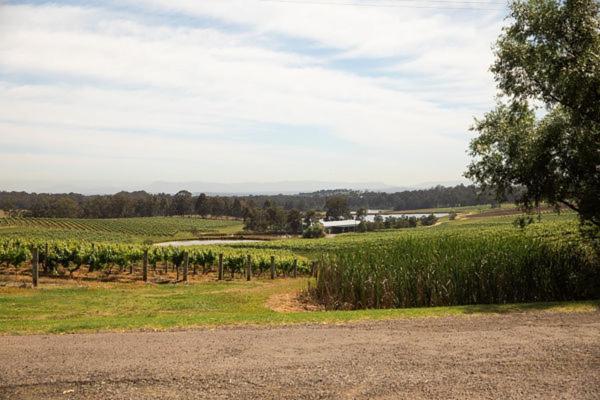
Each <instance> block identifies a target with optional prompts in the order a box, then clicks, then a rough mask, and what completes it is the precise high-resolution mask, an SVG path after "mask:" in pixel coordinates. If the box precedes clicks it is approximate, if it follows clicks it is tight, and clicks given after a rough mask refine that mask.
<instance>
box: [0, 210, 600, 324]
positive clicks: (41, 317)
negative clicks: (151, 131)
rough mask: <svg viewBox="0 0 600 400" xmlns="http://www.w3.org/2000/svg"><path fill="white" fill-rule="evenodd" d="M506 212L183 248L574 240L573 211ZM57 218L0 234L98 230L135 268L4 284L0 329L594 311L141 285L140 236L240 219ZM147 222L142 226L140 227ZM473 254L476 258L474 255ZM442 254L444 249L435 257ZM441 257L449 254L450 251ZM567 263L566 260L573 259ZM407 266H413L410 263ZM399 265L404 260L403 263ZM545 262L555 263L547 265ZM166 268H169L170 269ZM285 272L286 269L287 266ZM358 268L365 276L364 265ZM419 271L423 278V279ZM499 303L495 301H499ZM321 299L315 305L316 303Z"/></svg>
mask: <svg viewBox="0 0 600 400" xmlns="http://www.w3.org/2000/svg"><path fill="white" fill-rule="evenodd" d="M514 220H515V216H514V215H512V216H510V215H499V216H498V215H497V216H488V217H484V218H460V219H457V220H455V221H448V220H447V219H446V220H444V221H443V222H442V223H441V224H439V225H437V226H433V227H418V228H413V229H401V230H389V231H379V232H371V233H356V234H354V233H350V234H343V235H337V236H335V237H333V238H323V239H313V240H310V239H299V238H290V239H281V240H274V241H269V242H256V243H243V244H231V245H228V246H198V247H195V248H194V247H192V248H190V249H189V250H190V254H191V255H192V256H193V257H196V256H197V257H198V259H200V258H201V256H202V257H204V256H203V254H205V252H209V251H210V252H214V253H218V252H223V253H226V254H227V255H228V257H230V258H231V260H233V261H232V262H234V261H235V260H237V261H239V265H238V267H243V260H244V259H245V255H246V254H252V257H253V261H254V262H257V263H259V264H260V263H262V264H260V265H263V264H265V263H266V262H267V261H268V260H269V258H270V256H271V255H277V256H279V257H280V259H281V260H287V261H286V262H287V264H286V265H288V267H287V268H289V265H290V262H291V261H292V260H293V258H298V259H299V260H301V262H302V265H303V267H304V268H306V266H307V263H308V261H309V260H310V259H315V258H320V257H323V256H324V255H326V254H331V253H338V254H339V252H342V253H344V252H350V251H355V250H357V249H358V250H360V249H370V250H369V251H371V252H372V253H373V254H379V253H381V252H389V249H390V248H394V247H395V246H396V247H397V246H398V244H399V243H400V244H402V243H424V244H427V243H433V242H439V243H441V244H444V243H451V244H453V246H459V247H460V243H463V241H464V243H467V244H470V245H473V243H474V241H476V240H477V239H478V238H481V237H486V236H487V237H491V238H492V239H493V238H495V239H493V240H492V239H491V240H492V241H490V242H489V243H491V244H493V243H496V242H494V241H495V240H498V242H497V243H498V244H499V247H498V249H503V250H502V251H504V252H505V253H506V254H509V253H510V248H506V246H500V245H501V244H502V243H505V242H506V240H505V239H508V238H513V239H511V240H513V241H514V240H516V241H517V242H518V243H519V246H520V247H519V249H521V250H522V251H525V253H526V250H524V249H526V248H527V246H529V244H528V243H529V241H531V243H532V244H535V243H539V242H544V243H554V242H557V243H567V244H569V243H575V244H577V243H578V241H579V240H580V239H579V236H578V224H577V219H576V217H575V215H574V214H572V213H563V214H560V215H557V214H544V215H543V217H542V220H541V222H537V223H534V224H532V225H530V226H528V227H526V228H525V229H519V228H516V227H515V226H514V224H513V223H514ZM65 222H66V221H64V220H62V221H61V220H50V221H39V222H36V223H37V224H38V225H37V226H36V227H32V226H31V225H30V224H23V225H20V226H16V224H15V223H13V224H12V225H10V226H9V225H8V224H5V225H4V227H2V228H0V238H2V237H3V236H2V235H5V234H6V232H12V236H10V235H11V234H9V237H13V238H20V237H23V236H24V235H27V234H29V233H30V231H29V229H32V230H39V231H40V233H39V235H50V236H52V237H53V235H55V234H56V232H57V231H59V232H65V233H64V234H65V235H71V236H70V240H73V238H74V237H77V238H79V240H80V241H85V240H86V238H88V237H89V238H95V240H99V239H98V238H103V237H105V236H104V235H106V237H112V240H113V241H115V240H120V239H121V238H123V237H125V238H127V239H128V240H131V242H130V243H131V244H119V245H117V244H111V245H107V246H123V252H125V253H127V254H129V255H132V258H131V259H130V260H137V261H132V262H137V263H138V264H137V265H136V269H135V270H134V271H135V272H134V274H129V275H128V276H127V279H125V280H124V281H125V282H121V283H117V282H112V283H111V282H100V281H99V280H98V279H96V278H94V276H96V275H97V276H105V275H106V274H105V273H104V272H102V270H98V271H95V272H94V274H96V275H94V276H91V277H90V276H86V274H88V272H85V271H84V270H83V269H82V270H81V271H79V272H81V275H78V274H79V272H78V273H77V274H75V278H76V279H73V280H70V279H68V278H67V276H68V275H66V276H65V275H63V276H62V278H61V279H57V278H53V277H51V276H48V277H47V276H44V277H43V278H42V282H41V285H40V287H39V288H38V289H36V290H32V289H30V288H21V287H14V286H11V285H7V286H4V287H0V333H23V334H25V333H59V332H87V331H97V330H127V329H169V328H176V327H194V326H215V325H223V324H284V323H337V322H344V321H353V320H360V319H380V318H399V317H411V316H441V315H462V314H474V313H488V312H508V311H523V310H528V309H552V310H569V311H589V310H593V309H597V307H598V304H599V303H598V301H587V302H562V303H547V302H544V303H524V304H519V305H515V304H500V305H480V304H478V305H469V306H451V307H425V308H402V309H377V310H375V309H368V310H355V311H341V310H335V311H322V310H317V311H314V310H313V311H305V310H303V307H306V304H308V305H309V306H310V304H311V302H310V301H309V302H308V303H302V302H300V301H298V300H297V299H296V295H297V294H298V293H299V292H300V291H304V290H305V289H307V287H308V282H311V287H312V288H315V287H316V283H315V281H314V280H310V281H309V278H298V279H290V278H286V279H277V280H275V281H270V280H265V279H264V276H265V275H263V276H262V278H259V279H254V280H252V281H251V282H246V281H245V280H241V279H238V280H233V281H228V282H218V281H216V277H215V276H214V274H212V275H211V274H208V275H206V276H204V277H203V278H202V279H200V278H194V279H193V280H192V283H191V284H181V283H179V284H172V283H171V284H164V285H158V284H152V283H149V284H143V283H142V282H140V275H139V274H140V269H139V260H140V254H141V253H140V249H141V246H140V245H139V241H140V240H148V238H154V239H158V238H161V239H162V238H163V237H166V236H167V235H171V237H174V236H178V235H185V234H186V232H190V233H191V232H192V231H191V229H195V231H194V232H195V234H197V233H198V230H200V232H226V231H227V230H234V229H238V228H239V222H236V221H207V220H201V219H195V218H181V219H179V218H159V219H155V218H151V219H148V220H145V221H133V220H128V221H125V220H121V221H115V220H104V221H87V220H83V221H82V220H75V221H74V220H69V222H70V224H69V225H65ZM131 222H136V224H135V226H136V228H133V227H131V226H128V224H131ZM53 224H54V225H53ZM61 224H62V225H61ZM123 224H124V225H125V227H124V226H123ZM189 224H192V225H189ZM193 224H196V225H193ZM236 224H237V225H236ZM45 225H50V226H49V227H48V226H45ZM141 227H143V228H141ZM163 227H164V228H165V230H164V231H163V230H161V229H162V228H163ZM146 228H147V229H148V231H146V230H145V229H146ZM169 229H170V230H169ZM149 232H150V233H149ZM182 232H183V233H182ZM19 235H21V236H19ZM86 235H87V236H86ZM515 238H516V239H515ZM455 242H456V243H455ZM65 243H68V242H65ZM113 243H114V242H113ZM511 243H512V242H511ZM79 246H80V247H79V251H83V250H82V249H83V247H85V246H89V244H88V245H79ZM81 246H83V247H81ZM390 246H391V247H390ZM440 246H441V247H440ZM440 246H438V247H439V249H438V250H435V251H434V252H433V253H434V255H435V257H440V256H443V254H442V253H443V251H442V250H444V249H445V248H446V247H447V246H446V245H440ZM444 246H446V247H444ZM421 247H422V249H421V250H419V251H418V252H416V253H415V252H412V253H411V254H412V255H411V257H413V258H414V259H415V260H416V258H415V257H417V256H419V255H421V256H419V259H420V260H429V261H432V260H433V261H435V257H433V258H432V256H431V254H430V253H431V252H430V251H429V250H428V247H427V246H424V247H423V246H421ZM451 247H452V246H451ZM492 247H493V246H492ZM419 248H420V247H419ZM115 249H116V250H119V249H120V247H115V248H114V249H113V250H115ZM100 250H101V246H96V248H95V251H96V252H98V251H100ZM413 250H414V249H413ZM458 250H460V251H458ZM458 250H457V251H453V252H452V254H462V255H463V256H466V255H468V256H469V257H472V256H473V255H477V254H479V253H476V252H469V251H467V252H466V253H465V251H466V249H461V248H458ZM488 250H489V251H488ZM488 250H485V251H484V252H483V253H481V254H487V253H488V252H492V250H493V249H488ZM119 251H120V250H119ZM444 251H445V250H444ZM540 251H541V250H540ZM214 253H213V255H214ZM438 253H439V254H438ZM525 253H523V254H525ZM82 254H83V253H82ZM503 254H504V253H503ZM539 254H542V253H539ZM133 255H135V257H133ZM449 255H450V254H449ZM87 257H88V256H87V255H86V256H85V257H84V258H85V259H87ZM170 257H175V255H173V254H172V255H171V256H170ZM386 257H387V256H386ZM477 257H479V256H478V255H477ZM477 257H476V258H477ZM380 258H381V257H380ZM384 258H385V257H384ZM392 258H393V257H392ZM392 258H389V257H387V258H385V259H383V258H382V259H381V260H380V261H382V263H383V264H385V263H388V264H389V261H390V260H392ZM463 258H464V257H463ZM479 258H481V257H479ZM479 258H477V259H479ZM522 258H523V257H522ZM525 258H526V257H525ZM525 258H523V259H525ZM377 259H378V258H377V257H374V258H372V257H371V258H369V259H368V260H362V261H360V263H359V264H363V265H369V263H370V262H372V261H373V260H377ZM445 259H446V258H444V257H442V258H441V259H440V260H445ZM498 259H501V258H498ZM447 260H451V258H448V259H447ZM473 260H475V258H473ZM433 261H432V262H433ZM438 261H439V260H438ZM438 261H436V262H435V263H434V264H435V266H437V265H438V264H439V265H450V264H452V265H454V264H453V263H450V264H448V263H446V264H444V263H440V262H438ZM567 261H568V262H569V263H571V261H569V260H567ZM127 262H129V261H127ZM127 262H126V263H127ZM278 262H279V259H278ZM419 262H420V261H419ZM375 264H377V262H376V263H375ZM409 264H410V265H412V264H414V263H409ZM417 264H418V262H417ZM430 264H431V263H430ZM434 264H431V265H429V264H427V265H429V267H427V268H430V269H431V267H433V266H434ZM23 265H24V266H23V267H22V269H21V272H20V273H21V274H22V275H19V278H20V279H21V281H23V280H24V281H27V280H28V279H30V278H28V276H27V274H28V270H27V268H28V267H27V265H26V263H25V264H23ZM200 265H202V262H200ZM232 265H234V264H232ZM257 265H258V264H257ZM260 265H258V268H259V270H260V268H263V267H264V266H265V265H266V264H265V265H263V266H260ZM398 265H403V263H400V264H398ZM419 265H420V264H419ZM423 265H425V264H423ZM548 265H550V266H552V265H559V264H553V263H550V264H548ZM568 265H572V264H568ZM158 266H159V267H158V268H159V269H160V268H161V266H162V262H159V263H158ZM407 266H408V264H407ZM524 266H525V264H523V265H521V264H519V265H517V264H515V266H514V268H513V267H511V269H510V271H508V270H507V273H508V272H510V273H518V271H519V269H517V267H518V268H521V267H524ZM237 271H238V272H241V271H242V268H238V270H237ZM415 271H417V272H418V271H420V269H419V268H417V269H415ZM494 271H496V269H494ZM515 271H517V272H515ZM17 272H19V271H18V270H15V273H17ZM169 273H170V274H171V275H174V272H172V271H170V272H169ZM287 273H289V270H288V271H287ZM361 273H363V274H364V273H365V272H364V271H363V272H361ZM11 274H13V272H9V273H8V275H5V277H8V279H9V280H10V279H13V277H14V276H11ZM98 274H99V275H98ZM126 274H127V272H126V271H125V272H122V273H121V274H120V275H119V273H118V271H117V275H116V277H115V278H117V279H114V280H115V281H121V280H120V279H118V278H119V277H123V276H125V275H126ZM154 274H155V273H154V272H152V274H151V277H152V278H153V279H154ZM502 276H504V277H506V276H508V275H506V274H504V275H502ZM365 277H366V278H365V279H367V280H368V279H369V277H368V276H366V275H365ZM238 278H241V274H240V275H238ZM361 279H362V278H361ZM419 279H421V281H423V279H422V277H421V278H419ZM103 280H105V279H103ZM459 280H460V279H459ZM363 281H364V279H363ZM361 282H362V281H361ZM487 283H489V282H487ZM487 283H486V284H487ZM492 283H493V282H492ZM5 284H6V282H5ZM456 284H457V286H456V287H457V288H458V287H460V285H459V281H456ZM496 286H498V285H496ZM498 287H500V286H498ZM482 293H483V292H482ZM507 301H510V300H507ZM507 301H502V300H500V302H507ZM524 301H527V300H524ZM484 302H485V301H484ZM430 305H431V304H430ZM319 307H321V308H322V307H323V306H322V305H321V306H319ZM282 311H286V312H282Z"/></svg>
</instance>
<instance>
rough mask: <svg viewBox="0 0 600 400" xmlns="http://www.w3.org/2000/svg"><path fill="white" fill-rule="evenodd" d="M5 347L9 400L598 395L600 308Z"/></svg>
mask: <svg viewBox="0 0 600 400" xmlns="http://www.w3.org/2000/svg"><path fill="white" fill-rule="evenodd" d="M0 344H1V345H0V398H1V399H30V398H31V399H33V398H36V399H40V398H44V399H45V398H57V399H73V398H78V399H144V398H166V399H171V398H186V399H187V398H211V399H212V398H216V399H233V398H243V399H254V398H257V399H264V398H272V399H297V398H306V399H318V398H332V399H353V398H358V399H367V398H368V399H372V398H381V399H397V398H410V399H419V398H444V399H447V398H470V399H479V398H486V399H495V398H504V399H507V398H527V399H532V398H539V399H552V398H577V399H598V398H600V312H591V313H573V314H562V313H544V312H536V313H524V314H510V315H501V316H471V317H453V318H424V319H413V320H396V321H383V322H365V323H357V324H348V325H343V326H289V327H277V328H222V329H215V330H193V331H177V332H135V333H103V334H84V335H59V336H20V337H19V336H0Z"/></svg>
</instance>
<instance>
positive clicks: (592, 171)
mask: <svg viewBox="0 0 600 400" xmlns="http://www.w3.org/2000/svg"><path fill="white" fill-rule="evenodd" d="M492 72H493V73H494V75H495V77H496V81H497V83H498V86H499V88H500V90H501V91H502V93H503V94H504V95H505V100H506V102H505V103H499V104H498V105H497V107H496V109H495V110H493V111H491V112H489V113H487V114H486V115H485V116H484V117H483V118H482V119H480V120H477V121H476V123H475V126H474V127H473V129H474V130H475V131H477V132H478V133H479V136H478V137H477V138H475V139H474V140H473V141H472V142H471V146H470V150H471V155H472V156H473V157H474V161H473V163H472V164H471V165H470V166H469V168H468V171H467V173H466V176H467V177H469V178H471V179H473V180H474V181H475V182H476V183H478V184H480V185H481V186H482V187H483V188H484V189H486V188H491V189H494V190H495V191H496V194H497V196H498V197H499V198H502V197H503V196H506V195H507V194H510V193H511V191H512V189H513V188H514V187H518V188H520V189H523V190H522V193H521V195H520V196H519V198H518V200H519V202H520V203H521V204H522V205H523V206H524V208H525V209H526V210H529V211H530V210H531V209H533V208H534V207H537V206H538V205H539V204H540V203H541V202H542V201H544V202H547V203H549V204H552V205H555V206H557V207H558V206H563V207H568V208H570V209H572V210H575V211H576V212H577V213H578V214H579V216H580V219H581V221H582V223H583V224H584V225H587V228H593V229H586V230H585V231H586V232H588V233H589V236H591V237H597V236H598V234H599V232H600V170H599V169H598V165H599V164H600V150H599V149H600V3H599V2H598V1H597V0H569V1H556V0H530V1H522V0H519V1H514V2H512V4H511V24H510V25H509V26H508V27H507V28H505V29H504V31H503V34H502V35H501V36H500V38H499V40H498V42H497V45H496V62H495V64H494V65H493V67H492ZM540 103H541V104H543V106H544V107H545V109H546V113H545V115H543V116H542V117H541V118H538V117H537V116H536V110H535V109H534V108H533V107H532V104H540Z"/></svg>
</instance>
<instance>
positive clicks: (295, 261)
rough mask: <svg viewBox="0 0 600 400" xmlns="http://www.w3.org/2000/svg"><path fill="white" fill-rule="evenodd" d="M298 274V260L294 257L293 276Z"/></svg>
mask: <svg viewBox="0 0 600 400" xmlns="http://www.w3.org/2000/svg"><path fill="white" fill-rule="evenodd" d="M297 276H298V260H296V259H295V258H294V278H296V277H297Z"/></svg>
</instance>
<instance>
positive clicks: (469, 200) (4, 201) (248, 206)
mask: <svg viewBox="0 0 600 400" xmlns="http://www.w3.org/2000/svg"><path fill="white" fill-rule="evenodd" d="M332 197H343V198H345V200H346V202H347V204H348V207H349V208H350V209H353V210H356V209H359V208H366V209H395V210H407V209H418V208H433V207H460V206H470V205H477V204H489V203H493V202H494V198H493V196H492V195H491V194H481V193H480V191H479V189H478V188H477V187H475V186H464V185H458V186H454V187H442V186H437V187H435V188H431V189H425V190H411V191H404V192H397V193H383V192H367V191H354V190H327V191H319V192H314V193H300V194H295V195H251V196H207V195H204V194H200V195H198V196H194V195H192V193H190V192H188V191H185V190H183V191H180V192H178V193H177V194H174V195H171V194H165V193H160V194H150V193H147V192H144V191H137V192H119V193H116V194H112V195H82V194H77V193H68V194H45V193H26V192H5V191H3V192H0V209H1V210H4V211H5V212H7V213H9V212H12V213H14V212H17V213H23V214H25V215H28V216H32V217H62V218H125V217H150V216H170V215H191V214H197V215H201V216H230V217H235V218H245V217H248V216H249V213H252V210H259V209H260V210H261V212H262V210H265V209H269V208H271V207H276V209H277V210H279V209H282V211H277V212H278V213H279V212H285V213H288V212H289V211H291V210H297V211H301V212H306V211H309V210H319V211H322V210H325V208H326V202H327V200H328V199H331V198H332ZM507 200H509V201H511V200H514V199H507ZM265 205H267V206H266V207H265ZM256 212H258V211H256ZM265 212H266V211H265ZM255 217H256V218H255V219H257V220H261V218H262V217H261V216H260V215H255ZM268 217H270V219H271V221H276V220H278V221H282V220H283V218H281V217H282V216H281V215H278V216H275V215H270V216H268ZM292 217H293V218H292V219H293V220H296V218H295V216H292Z"/></svg>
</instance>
